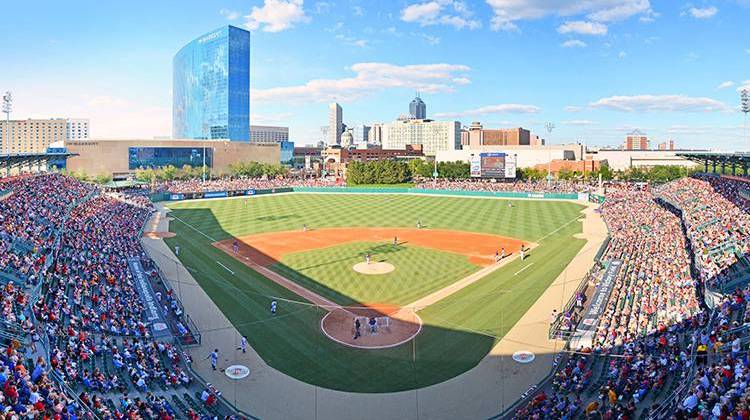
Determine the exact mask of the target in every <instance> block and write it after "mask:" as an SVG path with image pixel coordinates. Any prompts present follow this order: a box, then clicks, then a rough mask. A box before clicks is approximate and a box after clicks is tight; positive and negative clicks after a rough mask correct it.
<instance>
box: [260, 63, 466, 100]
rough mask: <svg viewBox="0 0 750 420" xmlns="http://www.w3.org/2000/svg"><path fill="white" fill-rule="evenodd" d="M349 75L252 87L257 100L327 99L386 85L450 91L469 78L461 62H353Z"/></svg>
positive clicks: (377, 89) (352, 96) (349, 96)
mask: <svg viewBox="0 0 750 420" xmlns="http://www.w3.org/2000/svg"><path fill="white" fill-rule="evenodd" d="M350 70H351V71H352V72H354V76H353V77H344V78H340V79H313V80H310V81H309V82H307V83H305V84H303V85H297V86H284V87H275V88H269V89H254V90H253V91H252V92H251V98H253V101H257V102H269V101H278V102H331V101H334V100H335V101H340V102H347V101H353V100H356V99H359V98H362V97H364V96H367V95H369V94H372V93H375V92H380V91H383V90H387V89H395V88H403V89H409V90H412V91H414V90H418V91H420V92H424V93H438V92H452V91H454V90H455V86H456V85H464V84H466V83H468V82H469V79H468V78H466V76H465V73H466V72H468V71H469V70H471V69H470V68H469V67H468V66H465V65H462V64H445V63H438V64H413V65H406V66H399V65H396V64H389V63H356V64H354V65H352V66H351V67H350Z"/></svg>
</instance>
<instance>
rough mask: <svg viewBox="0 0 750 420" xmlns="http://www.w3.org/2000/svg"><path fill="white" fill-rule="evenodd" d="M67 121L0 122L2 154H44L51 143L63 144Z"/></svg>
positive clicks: (59, 119)
mask: <svg viewBox="0 0 750 420" xmlns="http://www.w3.org/2000/svg"><path fill="white" fill-rule="evenodd" d="M66 132H67V120H66V119H65V118H51V119H48V120H32V119H28V120H10V121H7V122H6V121H5V120H2V121H0V139H2V147H0V153H2V154H19V153H44V152H45V151H46V150H47V147H48V146H49V145H50V144H52V143H57V142H60V143H63V144H64V143H65V141H66V139H67V135H66Z"/></svg>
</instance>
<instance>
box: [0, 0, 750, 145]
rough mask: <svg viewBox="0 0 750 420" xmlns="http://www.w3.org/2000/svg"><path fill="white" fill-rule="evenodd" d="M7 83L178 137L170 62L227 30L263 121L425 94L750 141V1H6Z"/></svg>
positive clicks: (295, 119) (474, 106) (606, 128)
mask: <svg viewBox="0 0 750 420" xmlns="http://www.w3.org/2000/svg"><path fill="white" fill-rule="evenodd" d="M4 3H5V4H4V6H3V11H4V15H5V16H6V19H4V22H3V25H2V26H0V34H1V35H2V39H3V42H2V43H0V57H2V65H1V66H0V90H3V91H5V90H11V91H13V93H14V96H15V106H14V114H13V117H14V118H28V117H45V118H46V117H52V116H69V117H78V118H90V119H91V125H92V127H91V132H92V135H93V136H94V137H106V138H118V137H119V138H123V137H143V138H150V137H152V136H161V135H169V134H170V131H171V84H172V82H171V74H172V70H171V61H172V57H173V55H174V54H175V53H176V52H177V51H178V50H179V49H180V48H181V47H182V46H183V45H184V44H185V43H187V42H188V41H190V40H191V39H193V38H195V37H197V36H199V35H200V34H203V33H206V32H208V31H210V30H212V29H214V28H217V27H220V26H222V25H227V24H231V25H236V26H239V27H244V28H247V29H250V30H252V41H251V42H252V46H251V50H252V52H251V87H252V93H251V98H252V99H251V113H252V119H253V122H254V123H260V124H269V125H274V124H276V125H288V126H289V127H290V129H291V137H292V139H293V140H295V141H296V142H298V143H300V144H305V143H311V142H314V141H317V140H319V139H320V138H321V134H320V130H319V129H320V126H322V125H325V124H326V123H327V103H328V102H330V101H332V100H336V101H338V102H339V103H341V104H342V106H343V108H344V121H345V122H346V123H347V124H356V123H371V122H387V121H391V120H393V119H395V118H396V117H397V116H398V115H399V114H401V113H404V112H406V111H407V110H408V104H409V101H410V100H411V99H412V97H413V96H414V92H415V91H417V90H419V91H421V95H422V98H423V99H424V101H425V102H426V103H427V112H428V116H429V117H432V118H435V119H458V120H460V121H462V122H463V123H464V124H467V125H468V124H469V123H470V122H471V121H481V122H482V123H483V124H484V125H485V127H514V126H523V127H526V128H529V129H531V130H532V131H534V132H536V133H539V134H540V135H543V136H546V135H545V134H546V133H543V131H544V130H543V124H544V122H545V121H552V122H554V123H555V125H556V128H555V129H554V130H553V132H552V135H551V141H552V142H555V143H557V142H564V141H574V140H577V141H581V142H585V143H586V144H590V145H617V144H619V143H621V142H622V139H623V138H624V135H625V133H627V132H628V131H630V130H632V129H634V128H639V129H641V130H642V131H645V132H646V133H648V134H649V137H650V138H651V139H652V144H655V143H658V142H661V141H664V140H666V139H667V138H670V137H671V138H673V139H674V140H675V141H676V143H677V145H678V146H682V147H693V148H696V147H710V148H714V149H721V150H750V144H748V143H747V142H746V141H745V140H744V135H743V114H742V113H740V112H739V110H738V104H739V94H738V89H739V88H741V87H742V86H746V85H748V86H749V87H750V70H749V66H748V65H749V64H750V24H749V23H750V0H724V1H720V0H705V1H703V0H700V1H693V2H680V1H655V0H654V1H649V0H585V1H565V0H473V1H469V0H464V1H456V0H432V1H429V0H426V1H424V0H423V1H414V0H382V1H373V0H370V1H364V0H322V1H311V0H305V1H303V0H252V1H247V0H242V1H240V0H227V1H210V2H209V1H177V0H173V1H159V0H156V1H153V0H152V1H148V2H146V1H137V0H131V1H127V2H100V1H77V0H70V1H66V2H58V1H28V2H11V1H6V2H4Z"/></svg>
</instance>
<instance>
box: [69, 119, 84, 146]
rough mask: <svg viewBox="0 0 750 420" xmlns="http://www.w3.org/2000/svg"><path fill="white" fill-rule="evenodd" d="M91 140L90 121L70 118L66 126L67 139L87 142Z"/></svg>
mask: <svg viewBox="0 0 750 420" xmlns="http://www.w3.org/2000/svg"><path fill="white" fill-rule="evenodd" d="M88 138H89V120H88V119H81V118H68V119H67V120H66V124H65V139H66V140H68V141H70V140H86V139H88Z"/></svg>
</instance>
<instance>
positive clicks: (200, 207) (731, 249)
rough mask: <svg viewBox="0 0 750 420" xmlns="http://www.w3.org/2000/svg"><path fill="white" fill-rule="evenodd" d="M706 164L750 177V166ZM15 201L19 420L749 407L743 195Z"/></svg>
mask: <svg viewBox="0 0 750 420" xmlns="http://www.w3.org/2000/svg"><path fill="white" fill-rule="evenodd" d="M685 157H686V158H687V159H692V160H695V161H696V162H703V163H705V167H704V169H708V162H709V161H713V162H720V163H721V165H722V166H723V167H726V165H731V166H732V167H745V165H746V162H745V159H746V156H744V155H741V154H689V155H686V156H685ZM713 166H714V168H715V167H716V165H715V164H714V165H713ZM0 187H1V188H0V191H2V194H1V197H2V199H1V200H0V216H1V217H0V221H1V222H2V225H0V226H2V230H1V231H0V237H2V251H3V252H2V260H1V262H2V271H1V272H0V278H1V279H2V282H3V287H2V293H3V302H4V304H3V321H2V335H0V339H2V346H3V347H2V348H3V352H2V358H3V371H2V372H0V373H2V377H3V378H4V379H5V383H6V386H5V387H6V388H7V389H4V396H5V395H9V394H8V393H9V392H10V395H11V396H12V397H11V398H6V399H5V400H4V402H3V403H4V404H5V405H6V406H9V407H11V408H12V409H14V410H22V409H27V410H28V412H34V413H37V414H41V413H44V412H46V411H47V410H53V411H55V410H59V411H58V413H62V412H64V413H65V415H67V416H69V417H70V418H73V417H76V418H121V416H122V415H123V414H124V413H128V412H130V413H136V412H138V413H140V415H141V417H149V416H154V417H157V416H158V412H157V411H153V410H162V411H163V413H169V412H171V413H174V415H175V417H177V418H190V419H200V418H260V419H266V418H270V419H273V418H310V417H313V416H315V417H320V418H362V419H368V418H414V419H416V418H485V419H489V418H603V417H612V416H618V417H623V418H644V419H650V418H654V419H655V418H670V417H673V418H694V417H702V416H704V415H709V416H716V417H722V416H730V415H731V416H733V417H734V416H741V415H742V413H744V412H745V411H747V409H748V408H747V404H746V400H745V394H744V392H745V391H744V389H745V388H744V387H743V384H744V383H745V382H744V381H745V380H746V377H747V375H746V370H747V364H748V359H747V349H748V343H750V334H748V329H747V325H748V324H747V320H748V312H747V300H748V298H750V288H748V286H747V283H748V280H749V279H750V264H748V261H747V259H746V252H747V250H748V243H749V242H748V238H750V236H748V233H747V225H748V221H749V220H750V219H749V218H750V215H748V202H747V200H748V199H749V198H750V195H749V194H750V192H748V191H750V186H749V184H748V181H747V179H746V178H744V177H740V176H734V175H722V174H718V173H714V172H708V171H706V172H695V173H693V174H692V175H690V176H681V177H676V178H675V179H673V180H671V181H668V182H661V183H656V182H630V181H623V180H620V181H616V180H611V181H607V182H603V181H601V180H599V181H562V180H553V181H528V180H526V181H524V180H515V181H512V182H488V181H484V180H481V179H475V180H463V181H452V180H427V181H424V182H421V181H418V182H416V183H415V184H413V185H410V186H403V187H382V186H381V187H374V186H373V187H345V186H341V185H340V184H336V183H331V182H329V181H326V180H324V179H322V178H315V179H310V178H293V177H278V178H274V179H268V178H216V179H211V180H205V181H202V180H173V181H164V182H160V183H158V184H151V185H143V186H132V185H130V186H128V187H126V188H112V187H111V186H110V187H107V186H98V185H96V184H92V183H87V182H81V181H79V180H76V179H74V178H71V177H69V176H65V175H61V174H54V173H38V174H31V173H25V174H19V175H13V176H8V177H5V178H2V179H0ZM13 395H15V397H13ZM13 398H15V399H13ZM32 400H35V402H31V401H32ZM21 401H26V402H28V403H29V405H28V406H25V405H24V404H22V403H21ZM46 401H49V402H54V404H51V405H47V404H48V403H47V402H46ZM14 402H15V405H13V404H14ZM6 403H7V404H6ZM131 404H132V405H131ZM27 407H28V408H27ZM144 413H145V414H144Z"/></svg>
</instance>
